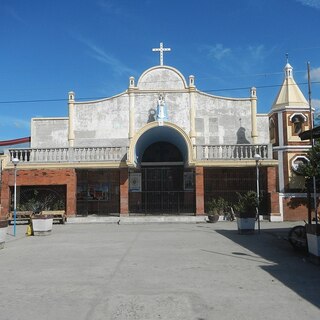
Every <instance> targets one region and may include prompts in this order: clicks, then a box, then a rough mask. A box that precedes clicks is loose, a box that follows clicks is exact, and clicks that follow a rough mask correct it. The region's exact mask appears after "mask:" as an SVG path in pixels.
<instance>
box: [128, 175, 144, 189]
mask: <svg viewBox="0 0 320 320" xmlns="http://www.w3.org/2000/svg"><path fill="white" fill-rule="evenodd" d="M129 191H130V192H141V173H140V172H135V173H130V178H129Z"/></svg>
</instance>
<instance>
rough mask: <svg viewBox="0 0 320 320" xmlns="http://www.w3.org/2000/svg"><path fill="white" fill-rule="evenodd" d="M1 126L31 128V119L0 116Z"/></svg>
mask: <svg viewBox="0 0 320 320" xmlns="http://www.w3.org/2000/svg"><path fill="white" fill-rule="evenodd" d="M0 126H1V127H15V128H18V129H30V120H25V119H20V118H16V117H10V116H1V117H0Z"/></svg>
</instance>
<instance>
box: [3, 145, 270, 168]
mask: <svg viewBox="0 0 320 320" xmlns="http://www.w3.org/2000/svg"><path fill="white" fill-rule="evenodd" d="M127 153H128V147H87V148H85V147H83V148H81V147H74V148H33V149H27V148H26V149H9V154H10V160H12V159H13V158H18V159H19V160H20V162H23V163H27V162H28V163H55V162H103V161H110V162H113V161H123V160H126V159H127ZM256 153H258V154H259V155H260V156H261V159H272V146H271V144H270V145H269V144H259V145H250V144H236V145H199V146H194V156H195V160H212V161H214V160H252V159H254V155H255V154H256Z"/></svg>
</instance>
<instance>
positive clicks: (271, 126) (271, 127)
mask: <svg viewBox="0 0 320 320" xmlns="http://www.w3.org/2000/svg"><path fill="white" fill-rule="evenodd" d="M275 130H276V128H275V124H274V120H273V119H270V121H269V135H270V141H272V140H274V139H275Z"/></svg>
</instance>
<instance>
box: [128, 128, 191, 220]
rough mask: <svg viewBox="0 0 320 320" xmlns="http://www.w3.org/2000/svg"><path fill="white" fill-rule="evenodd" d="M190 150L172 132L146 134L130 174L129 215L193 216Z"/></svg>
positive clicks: (155, 130)
mask: <svg viewBox="0 0 320 320" xmlns="http://www.w3.org/2000/svg"><path fill="white" fill-rule="evenodd" d="M187 151H188V147H187V146H186V143H185V142H184V140H183V138H182V137H181V136H180V134H179V133H177V132H176V131H174V130H173V129H172V128H167V127H156V128H154V129H150V130H148V131H146V132H145V133H144V134H142V135H141V137H140V138H139V139H138V141H137V143H136V150H135V152H136V163H137V167H136V168H135V169H130V171H129V212H130V214H156V215H159V214H173V215H176V214H192V215H193V214H194V212H195V192H194V169H193V168H190V167H188V166H187V165H186V162H187V159H188V154H187Z"/></svg>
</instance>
